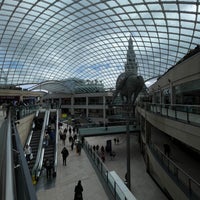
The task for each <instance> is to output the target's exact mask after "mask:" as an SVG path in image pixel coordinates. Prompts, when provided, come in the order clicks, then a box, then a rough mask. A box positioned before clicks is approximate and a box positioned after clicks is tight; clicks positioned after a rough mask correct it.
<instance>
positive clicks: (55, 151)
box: [54, 109, 59, 174]
mask: <svg viewBox="0 0 200 200" xmlns="http://www.w3.org/2000/svg"><path fill="white" fill-rule="evenodd" d="M58 112H59V110H58V109H57V110H56V140H55V150H54V173H55V174H56V172H57V160H58V116H59V113H58Z"/></svg>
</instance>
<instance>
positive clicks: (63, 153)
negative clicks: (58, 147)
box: [61, 147, 69, 166]
mask: <svg viewBox="0 0 200 200" xmlns="http://www.w3.org/2000/svg"><path fill="white" fill-rule="evenodd" d="M61 154H62V157H63V165H65V166H66V160H67V157H68V155H69V152H68V150H67V148H66V147H63V149H62V151H61Z"/></svg>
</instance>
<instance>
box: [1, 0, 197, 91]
mask: <svg viewBox="0 0 200 200" xmlns="http://www.w3.org/2000/svg"><path fill="white" fill-rule="evenodd" d="M0 22H1V25H0V83H1V84H12V85H21V84H33V83H34V84H39V83H42V82H48V83H49V81H50V82H51V81H55V80H56V81H64V80H79V81H75V82H76V83H80V86H81V85H82V86H83V87H84V86H85V85H88V81H90V83H91V82H93V83H94V84H96V83H97V85H98V87H100V88H102V85H103V87H104V88H105V89H110V88H114V87H115V83H116V79H117V77H118V76H119V74H120V73H122V72H124V65H125V62H126V54H127V49H128V40H129V38H130V36H131V37H132V40H133V47H134V51H135V55H136V60H137V64H138V75H142V76H143V78H144V80H149V79H152V78H155V77H158V76H160V75H162V74H163V73H165V72H166V71H167V70H168V69H169V68H171V67H172V66H173V65H175V64H176V63H177V62H178V61H179V60H180V59H181V58H182V57H183V56H184V55H185V54H186V53H187V52H188V51H189V50H190V49H194V48H195V47H196V45H197V44H200V0H187V1H186V0H178V1H177V0H162V1H160V0H137V1H135V0H115V1H114V0H39V1H38V0H31V1H30V0H3V1H1V3H0ZM68 82H70V83H72V81H68ZM61 85H62V87H63V85H64V87H65V84H61ZM71 85H73V84H68V86H67V87H68V88H69V87H71ZM99 85H100V86H99ZM95 87H96V86H95ZM50 88H51V87H49V89H50ZM86 88H87V87H86ZM62 89H63V88H62ZM73 89H74V87H71V88H69V91H70V90H73Z"/></svg>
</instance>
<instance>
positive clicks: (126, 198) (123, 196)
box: [84, 141, 136, 200]
mask: <svg viewBox="0 0 200 200" xmlns="http://www.w3.org/2000/svg"><path fill="white" fill-rule="evenodd" d="M84 147H85V150H86V152H87V153H88V155H89V156H90V157H91V159H92V160H93V162H94V164H95V165H96V167H97V169H98V171H99V172H100V174H101V176H102V178H103V179H104V181H105V183H106V184H107V186H108V188H109V190H110V192H111V194H112V195H113V199H115V200H136V198H135V197H134V195H133V194H132V193H131V192H130V191H129V189H128V188H127V187H126V185H125V184H123V185H120V184H119V183H118V182H117V181H115V179H114V178H113V177H112V175H111V172H110V171H109V170H108V168H107V167H106V166H105V164H104V163H103V161H102V159H101V158H100V157H99V155H98V154H97V152H96V151H94V150H93V148H92V146H91V145H89V143H88V142H87V141H85V142H84ZM123 188H126V190H124V189H123ZM124 191H126V192H127V193H124Z"/></svg>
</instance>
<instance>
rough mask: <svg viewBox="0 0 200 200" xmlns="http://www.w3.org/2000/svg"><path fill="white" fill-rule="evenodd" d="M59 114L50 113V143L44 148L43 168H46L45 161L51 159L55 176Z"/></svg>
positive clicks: (48, 129)
mask: <svg viewBox="0 0 200 200" xmlns="http://www.w3.org/2000/svg"><path fill="white" fill-rule="evenodd" d="M56 114H57V113H56V112H55V111H54V112H53V111H51V112H50V116H49V122H48V128H47V132H48V133H47V134H48V135H49V142H48V145H45V146H44V157H43V166H45V161H46V160H47V159H49V160H50V161H52V165H53V166H52V168H53V169H52V174H53V176H55V175H56V173H55V169H54V163H55V146H56V118H57V115H56Z"/></svg>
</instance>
